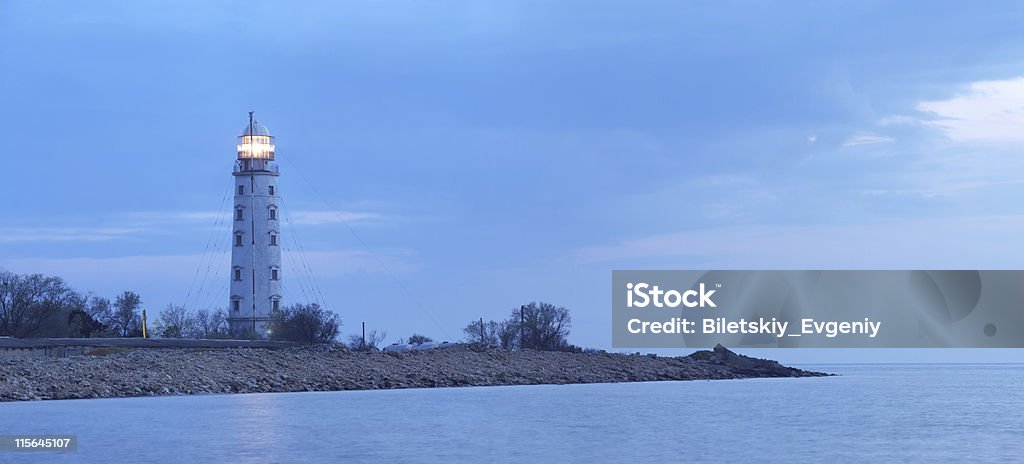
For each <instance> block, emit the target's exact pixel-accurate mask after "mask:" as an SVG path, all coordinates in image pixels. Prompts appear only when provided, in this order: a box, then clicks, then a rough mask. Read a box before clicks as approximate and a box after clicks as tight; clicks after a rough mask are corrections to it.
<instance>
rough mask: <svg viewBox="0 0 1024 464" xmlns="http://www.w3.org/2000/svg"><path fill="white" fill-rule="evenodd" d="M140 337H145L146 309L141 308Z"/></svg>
mask: <svg viewBox="0 0 1024 464" xmlns="http://www.w3.org/2000/svg"><path fill="white" fill-rule="evenodd" d="M142 338H146V310H145V309H143V310H142Z"/></svg>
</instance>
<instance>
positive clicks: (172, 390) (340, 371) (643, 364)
mask: <svg viewBox="0 0 1024 464" xmlns="http://www.w3.org/2000/svg"><path fill="white" fill-rule="evenodd" d="M825 375H827V374H823V373H819V372H811V371H805V370H801V369H796V368H792V367H786V366H783V365H781V364H779V363H778V362H775V361H769V360H763V359H755V358H751V357H747V356H742V355H739V354H736V353H733V352H732V351H729V350H728V349H726V348H725V347H723V346H721V345H719V346H716V347H715V348H714V350H711V351H698V352H696V353H694V354H691V355H689V356H681V357H661V356H654V355H640V354H632V355H629V354H613V353H605V352H583V353H569V352H544V351H502V350H497V349H491V348H478V347H474V346H471V345H454V346H450V347H447V348H440V349H433V350H424V351H412V352H404V353H399V352H353V351H349V350H346V349H344V348H342V347H340V346H314V347H292V348H284V349H260V348H230V349H205V350H198V349H131V350H124V351H118V352H112V353H106V354H104V355H96V354H93V355H86V356H70V357H61V358H57V357H45V358H25V359H10V360H0V401H27V400H56V399H74V398H115V397H132V396H159V395H196V394H213V393H266V392H296V391H336V390H372V389H392V388H433V387H466V386H494V385H538V384H579V383H611V382H647V381H665V380H718V379H745V378H759V377H817V376H825Z"/></svg>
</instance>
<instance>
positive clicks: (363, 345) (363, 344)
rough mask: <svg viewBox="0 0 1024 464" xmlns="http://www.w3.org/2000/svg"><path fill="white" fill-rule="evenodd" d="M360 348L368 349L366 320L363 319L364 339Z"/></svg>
mask: <svg viewBox="0 0 1024 464" xmlns="http://www.w3.org/2000/svg"><path fill="white" fill-rule="evenodd" d="M359 349H361V350H365V349H366V321H363V341H361V342H359Z"/></svg>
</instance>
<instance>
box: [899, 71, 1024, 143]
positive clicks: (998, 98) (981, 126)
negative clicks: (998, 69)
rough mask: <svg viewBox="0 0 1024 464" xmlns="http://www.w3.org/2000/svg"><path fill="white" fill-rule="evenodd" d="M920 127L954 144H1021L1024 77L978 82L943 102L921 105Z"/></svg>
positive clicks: (1023, 137) (935, 101) (1023, 123)
mask: <svg viewBox="0 0 1024 464" xmlns="http://www.w3.org/2000/svg"><path fill="white" fill-rule="evenodd" d="M917 110H918V111H921V112H923V113H926V114H928V115H929V116H931V118H930V119H927V120H923V121H922V122H923V124H925V125H928V126H931V127H934V128H937V129H939V130H941V131H942V132H943V133H944V134H945V135H946V137H948V138H949V139H950V140H953V141H957V142H1021V141H1024V130H1021V128H1022V127H1024V77H1018V78H1014V79H1007V80H995V81H978V82H972V83H971V84H969V85H968V86H967V89H966V91H964V92H963V93H960V94H958V95H955V96H953V97H951V98H948V99H945V100H934V101H922V102H920V103H918V105H917Z"/></svg>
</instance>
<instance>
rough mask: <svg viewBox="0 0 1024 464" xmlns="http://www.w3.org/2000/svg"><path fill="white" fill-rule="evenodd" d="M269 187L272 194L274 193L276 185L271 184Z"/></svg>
mask: <svg viewBox="0 0 1024 464" xmlns="http://www.w3.org/2000/svg"><path fill="white" fill-rule="evenodd" d="M267 188H268V189H269V190H268V191H269V193H270V195H274V186H273V185H271V186H269V187H267Z"/></svg>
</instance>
